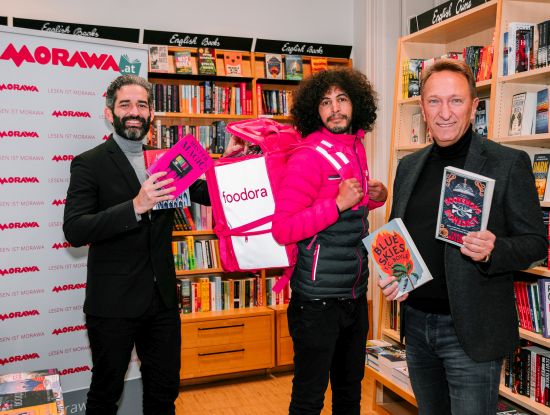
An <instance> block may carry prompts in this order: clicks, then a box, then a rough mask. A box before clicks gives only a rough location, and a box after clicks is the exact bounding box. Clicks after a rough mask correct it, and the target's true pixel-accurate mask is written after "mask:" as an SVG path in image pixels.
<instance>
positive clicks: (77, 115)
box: [52, 110, 92, 118]
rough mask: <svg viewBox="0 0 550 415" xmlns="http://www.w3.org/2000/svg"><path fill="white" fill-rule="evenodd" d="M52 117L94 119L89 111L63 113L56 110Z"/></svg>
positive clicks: (64, 111)
mask: <svg viewBox="0 0 550 415" xmlns="http://www.w3.org/2000/svg"><path fill="white" fill-rule="evenodd" d="M52 116H54V117H57V118H59V117H72V118H92V116H91V115H90V113H89V112H87V111H70V110H63V111H59V110H56V111H54V112H52Z"/></svg>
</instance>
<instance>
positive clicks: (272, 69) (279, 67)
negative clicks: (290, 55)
mask: <svg viewBox="0 0 550 415" xmlns="http://www.w3.org/2000/svg"><path fill="white" fill-rule="evenodd" d="M265 77H266V78H268V79H283V57H282V55H280V54H279V53H266V54H265Z"/></svg>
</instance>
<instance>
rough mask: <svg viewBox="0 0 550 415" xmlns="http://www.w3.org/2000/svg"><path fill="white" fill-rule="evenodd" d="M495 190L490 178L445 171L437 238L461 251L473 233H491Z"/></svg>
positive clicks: (469, 173)
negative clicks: (490, 222)
mask: <svg viewBox="0 0 550 415" xmlns="http://www.w3.org/2000/svg"><path fill="white" fill-rule="evenodd" d="M494 187H495V180H494V179H491V178H490V177H485V176H482V175H480V174H476V173H472V172H470V171H466V170H463V169H458V168H456V167H451V166H447V167H445V169H444V171H443V181H442V184H441V196H440V199H439V213H438V215H437V225H436V229H435V237H436V238H437V239H440V240H442V241H445V242H449V243H451V244H454V245H457V246H460V247H461V246H463V242H462V238H463V237H464V236H466V235H467V234H468V233H469V232H477V231H483V230H485V229H487V222H488V220H489V212H490V210H491V201H492V198H493V190H494Z"/></svg>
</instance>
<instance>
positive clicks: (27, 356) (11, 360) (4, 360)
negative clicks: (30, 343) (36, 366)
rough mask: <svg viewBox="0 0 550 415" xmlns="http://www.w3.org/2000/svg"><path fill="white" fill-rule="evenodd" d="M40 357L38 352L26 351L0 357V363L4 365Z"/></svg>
mask: <svg viewBox="0 0 550 415" xmlns="http://www.w3.org/2000/svg"><path fill="white" fill-rule="evenodd" d="M34 359H40V355H39V354H38V353H26V354H20V355H16V356H10V357H0V365H2V366H4V365H7V364H10V363H18V362H24V361H25V360H34Z"/></svg>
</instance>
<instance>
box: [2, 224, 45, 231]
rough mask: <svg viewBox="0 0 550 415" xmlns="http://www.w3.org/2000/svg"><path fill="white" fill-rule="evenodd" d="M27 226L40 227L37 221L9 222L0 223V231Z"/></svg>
mask: <svg viewBox="0 0 550 415" xmlns="http://www.w3.org/2000/svg"><path fill="white" fill-rule="evenodd" d="M28 228H40V225H39V224H38V223H37V222H10V223H0V231H5V230H11V229H28Z"/></svg>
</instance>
